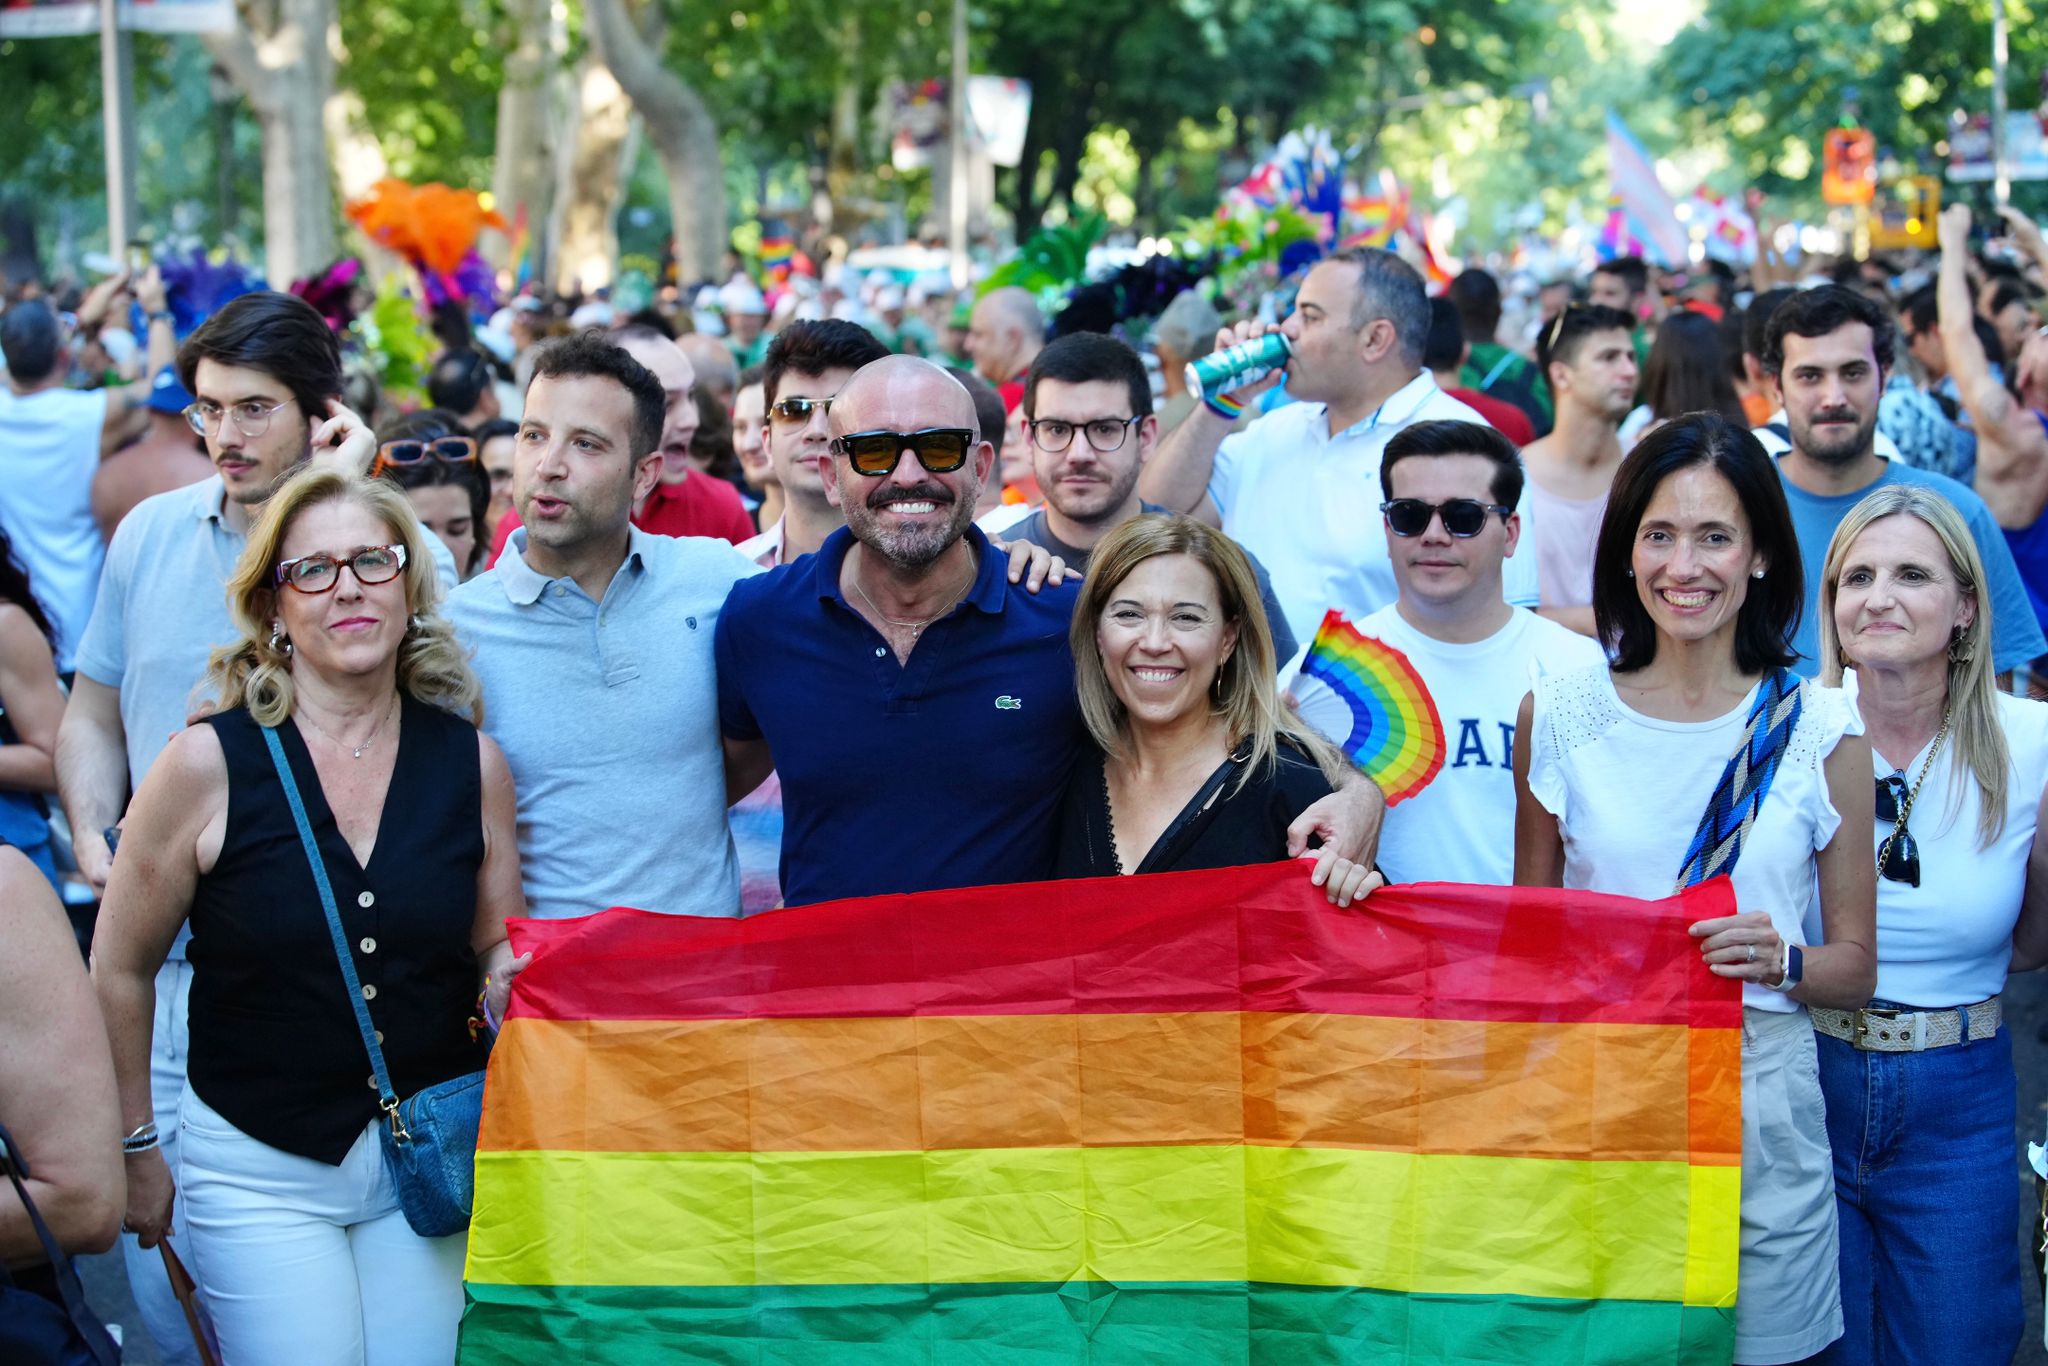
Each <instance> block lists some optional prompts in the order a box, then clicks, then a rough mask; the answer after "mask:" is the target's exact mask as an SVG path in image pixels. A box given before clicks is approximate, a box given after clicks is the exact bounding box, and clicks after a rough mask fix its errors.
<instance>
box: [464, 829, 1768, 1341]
mask: <svg viewBox="0 0 2048 1366" xmlns="http://www.w3.org/2000/svg"><path fill="white" fill-rule="evenodd" d="M1733 900H1734V898H1733V894H1732V893H1731V892H1730V891H1729V889H1728V886H1727V884H1726V882H1725V880H1722V881H1718V882H1715V883H1710V884H1707V885H1705V886H1703V887H1698V888H1694V889H1692V890H1690V891H1688V892H1687V893H1685V894H1684V895H1683V896H1681V897H1679V898H1675V899H1673V900H1671V901H1667V902H1657V903H1646V902H1636V901H1628V900H1624V899H1621V898H1618V897H1604V896H1594V895H1588V894H1584V893H1567V892H1561V891H1545V890H1531V889H1511V888H1479V887H1454V886H1445V885H1434V886H1412V887H1397V888H1393V889H1389V890H1387V891H1384V892H1381V893H1377V894H1375V895H1374V896H1373V897H1371V898H1370V899H1369V900H1368V901H1366V902H1365V903H1363V905H1362V907H1357V908H1353V909H1351V910H1347V911H1338V910H1334V909H1332V908H1331V907H1330V906H1329V905H1328V904H1327V903H1326V902H1325V901H1324V900H1323V898H1322V896H1321V894H1320V893H1319V892H1316V891H1315V890H1313V889H1312V888H1310V886H1309V884H1308V879H1307V877H1306V876H1305V875H1304V873H1303V870H1302V868H1301V867H1300V866H1299V865H1292V864H1284V865H1273V866H1267V867H1254V868H1235V869H1226V870H1222V871H1217V872H1208V873H1187V874H1170V875H1164V876H1159V877H1146V878H1123V879H1103V880H1099V881H1093V882H1074V883H1061V884H1046V885H1038V886H1028V887H1007V888H979V889H974V890H969V891H961V892H951V893H937V894H929V895H924V896H916V897H883V898H876V899H872V900H867V901H859V902H838V903H831V904H827V905H819V906H810V907H804V908H799V909H795V910H789V911H780V912H776V913H773V914H769V915H763V916H758V917H755V918H753V919H750V920H741V921H725V920H695V919H685V918H680V917H673V918H672V917H665V916H659V915H653V914H648V913H644V912H637V911H612V912H608V913H606V914H604V915H600V916H595V917H591V918H588V919H584V920H571V921H557V922H552V923H542V922H515V923H514V929H513V938H514V944H515V946H516V947H517V948H518V949H520V950H521V951H522V952H523V951H526V950H529V949H530V950H533V952H534V961H533V965H532V966H531V968H529V969H528V970H527V972H526V973H525V975H524V976H523V977H522V978H521V979H520V981H519V984H518V987H517V990H516V991H515V994H514V999H513V1002H512V1006H511V1010H510V1018H509V1019H508V1021H507V1023H506V1026H505V1030H504V1033H503V1035H502V1036H501V1038H500V1039H499V1041H498V1045H497V1048H496V1051H495V1053H494V1054H493V1056H492V1058H491V1064H490V1078H489V1083H488V1087H487V1093H486V1103H485V1109H484V1127H483V1137H482V1143H481V1146H480V1150H479V1152H478V1154H477V1187H476V1221H475V1225H474V1227H473V1228H472V1230H471V1234H470V1243H469V1264H468V1291H469V1306H468V1310H467V1313H466V1316H465V1318H464V1321H463V1325H462V1349H461V1360H462V1362H463V1363H465V1364H466V1366H498V1363H515V1362H516V1363H530V1362H540V1363H545V1364H546V1366H583V1364H584V1363H603V1364H604V1366H611V1364H612V1363H618V1364H619V1366H627V1364H629V1363H654V1362H672V1361H690V1362H699V1361H702V1362H747V1363H823V1364H824V1366H840V1364H841V1363H923V1362H932V1363H968V1362H974V1363H1011V1362H1023V1363H1063V1362H1091V1363H1117V1364H1118V1366H1122V1363H1136V1364H1137V1366H1147V1364H1148V1363H1162V1364H1168V1363H1170V1366H1196V1364H1199V1363H1212V1362H1229V1363H1274V1366H1281V1364H1282V1363H1285V1364H1286V1366H1293V1364H1294V1363H1303V1362H1347V1363H1348V1362H1375V1363H1377V1362H1404V1361H1405V1362H1418V1363H1419V1362H1445V1363H1452V1362H1455V1363H1458V1364H1459V1366H1476V1363H1485V1362H1498V1363H1513V1364H1514V1366H1542V1364H1543V1363H1571V1364H1572V1366H1590V1363H1629V1364H1630V1366H1642V1364H1643V1363H1652V1362H1685V1363H1694V1362H1697V1363H1706V1362H1718V1363H1725V1362H1727V1361H1728V1359H1729V1355H1730V1352H1731V1350H1732V1344H1733V1321H1734V1301H1735V1275H1736V1240H1737V1203H1738V1199H1739V1189H1738V1188H1739V1185H1740V1171H1741V1169H1740V1160H1739V1153H1740V1146H1741V1120H1740V1099H1739V1096H1740V1089H1739V1088H1740V1081H1739V1076H1740V1042H1739V1040H1740V1033H1739V1031H1740V1024H1741V1005H1740V997H1739V995H1738V993H1737V990H1736V988H1735V986H1734V985H1733V984H1732V983H1730V982H1728V981H1724V980H1722V979H1718V978H1716V977H1714V976H1713V975H1711V974H1710V973H1708V972H1707V971H1706V970H1705V969H1704V968H1703V967H1702V966H1701V964H1700V961H1699V954H1698V950H1697V948H1696V947H1695V946H1694V943H1693V941H1692V940H1690V939H1689V938H1688V937H1687V935H1686V933H1685V926H1686V924H1687V923H1688V922H1690V921H1692V920H1694V919H1697V918H1700V917H1702V916H1708V915H1719V914H1725V913H1728V912H1730V911H1732V910H1733Z"/></svg>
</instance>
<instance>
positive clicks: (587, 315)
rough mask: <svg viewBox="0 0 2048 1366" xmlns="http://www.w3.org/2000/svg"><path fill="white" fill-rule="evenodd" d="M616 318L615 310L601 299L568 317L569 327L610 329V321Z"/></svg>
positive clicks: (591, 302) (593, 301) (592, 301)
mask: <svg viewBox="0 0 2048 1366" xmlns="http://www.w3.org/2000/svg"><path fill="white" fill-rule="evenodd" d="M616 316H618V314H617V310H615V309H614V308H613V307H612V306H611V305H610V304H609V303H607V302H605V301H604V300H603V299H593V300H591V301H590V302H589V303H587V304H585V305H583V306H582V307H581V308H579V309H577V310H576V311H575V312H574V313H571V314H570V315H569V326H571V327H610V326H611V325H612V319H613V318H614V317H616Z"/></svg>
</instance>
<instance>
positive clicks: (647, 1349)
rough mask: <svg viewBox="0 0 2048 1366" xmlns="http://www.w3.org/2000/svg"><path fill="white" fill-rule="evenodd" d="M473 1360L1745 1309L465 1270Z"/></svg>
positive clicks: (1032, 1364) (1528, 1340)
mask: <svg viewBox="0 0 2048 1366" xmlns="http://www.w3.org/2000/svg"><path fill="white" fill-rule="evenodd" d="M468 1290H469V1300H470V1303H469V1307H468V1309H467V1311H466V1313H465V1315H464V1317H463V1323H462V1351H461V1356H460V1363H461V1366H515V1363H516V1366H528V1363H534V1362H543V1363H547V1366H655V1363H667V1362H674V1361H690V1362H701V1363H732V1364H733V1366H740V1363H745V1366H815V1363H820V1362H829V1363H831V1366H911V1364H912V1363H916V1364H917V1366H967V1364H968V1363H973V1364H974V1366H982V1364H983V1363H987V1364H988V1366H996V1363H1002V1364H1003V1366H1011V1364H1012V1363H1016V1364H1018V1366H1054V1364H1055V1363H1066V1362H1090V1363H1116V1364H1117V1366H1154V1363H1156V1364H1157V1366H1191V1363H1243V1364H1244V1366H1266V1364H1270V1366H1322V1364H1324V1363H1327V1364H1328V1366H1350V1364H1351V1363H1367V1362H1371V1363H1379V1362H1389V1361H1392V1362H1399V1361H1404V1360H1406V1361H1410V1362H1417V1363H1423V1362H1455V1363H1458V1364H1459V1366H1478V1364H1479V1363H1494V1362H1497V1363H1502V1364H1503V1366H1506V1364H1507V1363H1513V1366H1547V1364H1548V1363H1558V1366H1644V1364H1645V1363H1673V1364H1674V1366H1681V1364H1682V1366H1695V1363H1697V1364H1698V1366H1706V1363H1715V1364H1716V1366H1725V1363H1726V1362H1727V1361H1728V1359H1729V1357H1730V1354H1731V1353H1732V1351H1733V1348H1734V1332H1735V1322H1734V1317H1735V1316H1734V1310H1733V1309H1732V1308H1729V1309H1704V1308H1688V1307H1685V1306H1682V1305H1677V1304H1667V1303H1646V1302H1642V1301H1630V1300H1543V1299H1532V1298H1527V1297H1522V1296H1506V1295H1503V1296H1483V1295H1404V1294H1399V1293H1396V1292H1392V1291H1383V1290H1361V1289H1351V1288H1344V1287H1308V1286H1291V1285H1268V1284H1260V1283H1252V1284H1249V1285H1247V1284H1244V1283H1226V1282H1214V1283H1211V1282H1186V1283H1162V1282H1146V1283H1141V1284H1135V1285H1131V1284H1125V1285H1110V1284H1106V1283H1102V1282H1092V1281H1090V1282H1074V1283H1072V1284H1069V1285H1066V1286H1064V1287H1062V1286H1056V1285H1046V1284H975V1285H937V1286H922V1285H853V1286H823V1285H817V1286H756V1287H746V1286H711V1287H693V1286H519V1285H475V1284H472V1285H470V1286H469V1287H468Z"/></svg>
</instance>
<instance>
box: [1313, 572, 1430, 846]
mask: <svg viewBox="0 0 2048 1366" xmlns="http://www.w3.org/2000/svg"><path fill="white" fill-rule="evenodd" d="M1301 672H1302V673H1304V674H1306V675H1308V676H1309V677H1311V678H1318V679H1321V680H1322V681H1323V682H1324V683H1325V684H1327V685H1328V686H1329V688H1330V690H1331V691H1332V692H1334V693H1336V694H1337V696H1338V698H1339V699H1341V700H1342V701H1343V703H1344V704H1345V706H1347V707H1348V708H1349V709H1350V711H1351V735H1350V737H1349V738H1348V739H1344V740H1340V741H1339V744H1340V745H1341V746H1342V748H1343V750H1344V752H1345V754H1347V755H1349V756H1350V758H1351V762H1353V763H1355V764H1357V765H1358V767H1359V768H1360V769H1361V770H1363V771H1364V773H1365V775H1366V776H1367V777H1369V778H1371V779H1372V780H1373V781H1374V782H1376V783H1378V784H1379V786H1380V790H1381V791H1382V792H1384V793H1386V794H1387V805H1388V806H1392V805H1393V804H1394V803H1395V802H1399V801H1405V800H1407V799H1408V798H1410V797H1412V796H1414V795H1415V794H1416V793H1418V792H1420V791H1422V789H1423V788H1425V787H1428V786H1429V784H1430V780H1431V779H1433V778H1435V777H1436V775H1437V770H1438V769H1440V768H1442V767H1443V766H1444V723H1443V718H1441V717H1439V716H1438V715H1437V711H1436V702H1435V700H1434V699H1433V698H1431V697H1430V695H1429V688H1428V686H1427V685H1426V684H1424V683H1423V681H1422V675H1420V674H1418V673H1416V672H1415V666H1414V665H1413V664H1410V663H1409V662H1408V656H1406V655H1404V654H1402V653H1401V652H1400V651H1399V650H1397V649H1395V648H1394V647H1393V646H1391V645H1389V644H1387V643H1386V642H1385V641H1381V640H1374V639H1373V638H1372V637H1371V636H1368V635H1361V634H1360V633H1359V630H1358V628H1357V627H1356V626H1353V625H1352V624H1351V623H1350V622H1349V621H1346V620H1345V619H1344V614H1343V613H1342V612H1338V611H1334V610H1333V611H1331V612H1330V613H1328V614H1327V615H1326V616H1324V618H1323V624H1322V626H1321V627H1319V628H1318V629H1317V631H1316V638H1315V643H1314V644H1312V645H1310V646H1309V651H1308V655H1307V656H1306V657H1305V658H1304V659H1303V660H1302V662H1301Z"/></svg>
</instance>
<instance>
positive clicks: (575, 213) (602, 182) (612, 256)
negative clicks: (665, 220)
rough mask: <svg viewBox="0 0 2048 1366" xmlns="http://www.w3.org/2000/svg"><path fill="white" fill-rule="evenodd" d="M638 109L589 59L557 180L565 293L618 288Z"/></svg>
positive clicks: (560, 283) (554, 264)
mask: <svg viewBox="0 0 2048 1366" xmlns="http://www.w3.org/2000/svg"><path fill="white" fill-rule="evenodd" d="M632 126H633V105H632V102H631V101H629V100H628V99H627V98H626V92H625V91H623V90H621V89H620V88H619V83H618V81H616V80H615V79H613V77H612V73H611V72H610V71H608V70H606V69H605V67H604V65H603V64H602V63H600V62H599V61H597V60H596V57H595V55H594V54H589V55H586V56H585V57H584V59H583V63H582V67H581V69H580V70H579V71H578V73H577V77H576V98H575V100H574V102H573V106H572V109H571V111H570V127H569V129H568V130H567V131H566V132H565V134H564V136H563V139H562V144H561V151H562V155H561V157H560V158H559V161H560V164H559V166H558V167H557V179H556V182H555V213H554V220H553V222H552V225H551V228H550V231H549V234H548V235H549V237H550V239H551V240H552V241H553V242H554V244H555V245H554V249H553V250H552V251H551V252H550V253H549V260H550V265H551V268H552V270H553V272H554V279H555V288H556V289H558V290H560V291H562V292H564V293H574V292H576V291H578V290H580V289H595V288H597V287H598V286H600V285H608V284H610V283H611V282H612V275H613V273H614V272H615V271H616V270H617V268H618V259H619V236H618V231H617V229H616V226H615V224H616V222H617V219H618V214H619V200H620V198H621V196H622V195H623V194H624V193H625V169H626V168H625V149H626V142H627V137H626V135H627V133H628V132H630V131H631V129H632Z"/></svg>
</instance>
